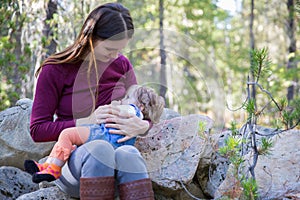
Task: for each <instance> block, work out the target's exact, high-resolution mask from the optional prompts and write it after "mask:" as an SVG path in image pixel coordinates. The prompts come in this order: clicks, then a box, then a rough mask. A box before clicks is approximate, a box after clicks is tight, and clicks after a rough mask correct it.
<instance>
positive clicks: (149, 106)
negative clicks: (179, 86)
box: [122, 85, 165, 123]
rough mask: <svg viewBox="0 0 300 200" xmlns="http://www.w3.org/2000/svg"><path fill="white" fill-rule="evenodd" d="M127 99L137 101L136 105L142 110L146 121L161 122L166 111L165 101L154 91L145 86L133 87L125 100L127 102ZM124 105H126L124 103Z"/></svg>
mask: <svg viewBox="0 0 300 200" xmlns="http://www.w3.org/2000/svg"><path fill="white" fill-rule="evenodd" d="M126 98H127V99H130V98H134V99H135V105H136V106H137V107H139V108H140V109H141V111H142V113H143V115H144V119H149V120H151V122H153V123H157V122H159V119H160V116H161V115H162V113H163V110H164V106H165V101H164V99H163V98H162V97H161V96H159V95H158V94H157V93H156V92H155V91H154V90H153V89H151V88H148V87H145V86H139V85H133V86H131V87H130V88H129V89H128V91H127V93H126V97H125V98H124V99H125V101H126ZM132 103H133V102H132ZM122 104H124V102H123V101H122Z"/></svg>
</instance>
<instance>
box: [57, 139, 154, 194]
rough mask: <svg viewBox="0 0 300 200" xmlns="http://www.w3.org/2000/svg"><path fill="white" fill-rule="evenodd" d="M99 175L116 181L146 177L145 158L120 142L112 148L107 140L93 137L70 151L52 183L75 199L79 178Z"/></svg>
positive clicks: (77, 192) (117, 182) (119, 182)
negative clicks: (112, 177)
mask: <svg viewBox="0 0 300 200" xmlns="http://www.w3.org/2000/svg"><path fill="white" fill-rule="evenodd" d="M101 176H114V177H115V179H116V184H121V183H126V182H131V181H135V180H140V179H144V178H148V177H149V176H148V173H147V169H146V164H145V161H144V159H143V158H142V156H141V154H140V152H139V151H138V150H137V149H136V148H135V147H134V146H129V145H124V146H121V147H119V148H117V149H115V150H114V148H113V147H112V145H111V144H109V143H108V142H106V141H103V140H94V141H91V142H88V143H86V144H83V145H81V146H80V147H78V148H77V149H76V150H75V151H73V152H72V154H71V156H70V158H69V160H68V162H67V163H66V164H65V165H64V167H63V168H62V176H61V177H60V178H59V179H58V180H56V185H57V186H58V187H59V188H60V189H61V190H62V191H64V192H66V193H67V194H69V195H70V196H72V197H77V198H79V187H80V177H101Z"/></svg>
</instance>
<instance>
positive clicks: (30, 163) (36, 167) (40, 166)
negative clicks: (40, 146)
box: [24, 160, 49, 175]
mask: <svg viewBox="0 0 300 200" xmlns="http://www.w3.org/2000/svg"><path fill="white" fill-rule="evenodd" d="M48 165H49V163H38V162H36V161H34V160H25V162H24V169H25V171H26V172H28V173H29V174H31V175H33V174H35V173H37V172H40V171H43V170H44V169H46V168H47V167H48Z"/></svg>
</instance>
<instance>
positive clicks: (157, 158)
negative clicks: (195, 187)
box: [136, 115, 213, 195]
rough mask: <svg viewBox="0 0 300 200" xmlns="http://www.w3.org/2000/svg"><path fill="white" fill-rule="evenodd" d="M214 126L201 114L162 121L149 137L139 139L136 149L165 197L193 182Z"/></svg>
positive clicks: (150, 132)
mask: <svg viewBox="0 0 300 200" xmlns="http://www.w3.org/2000/svg"><path fill="white" fill-rule="evenodd" d="M212 124H213V121H212V120H211V119H210V118H209V117H206V116H202V115H188V116H182V117H176V118H172V119H169V120H164V121H161V122H160V123H158V124H156V125H154V126H153V127H152V129H151V130H150V131H149V133H148V134H147V136H146V137H138V138H137V141H136V147H137V148H138V149H139V150H140V152H141V153H142V156H143V157H144V159H145V160H146V164H147V167H148V170H149V174H150V178H151V179H152V181H153V183H154V185H155V186H157V187H158V189H157V192H164V194H166V192H167V191H169V192H172V191H176V190H180V189H183V186H184V185H186V184H190V183H191V182H192V180H193V177H194V175H195V173H196V170H197V166H198V163H199V160H200V158H201V157H202V156H203V152H205V151H204V150H205V147H206V146H207V145H206V144H207V143H208V142H209V138H210V136H209V130H210V128H211V127H212ZM170 195H174V194H170Z"/></svg>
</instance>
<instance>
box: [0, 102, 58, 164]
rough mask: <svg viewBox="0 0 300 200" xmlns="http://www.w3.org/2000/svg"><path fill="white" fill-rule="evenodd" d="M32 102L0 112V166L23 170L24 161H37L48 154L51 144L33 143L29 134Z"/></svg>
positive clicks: (19, 103)
mask: <svg viewBox="0 0 300 200" xmlns="http://www.w3.org/2000/svg"><path fill="white" fill-rule="evenodd" d="M31 107H32V100H30V99H21V100H19V101H18V102H17V103H16V106H14V107H11V108H8V109H6V110H4V111H2V112H0V145H1V148H0V166H4V165H6V166H15V167H18V168H20V169H22V168H23V162H24V160H25V159H35V160H38V159H40V158H42V157H44V156H45V155H48V153H49V152H50V150H51V148H52V146H53V142H48V143H35V142H33V140H32V138H31V136H30V134H29V122H30V114H31Z"/></svg>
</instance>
